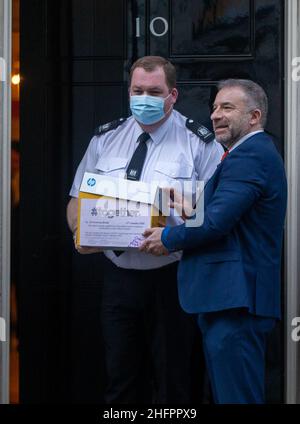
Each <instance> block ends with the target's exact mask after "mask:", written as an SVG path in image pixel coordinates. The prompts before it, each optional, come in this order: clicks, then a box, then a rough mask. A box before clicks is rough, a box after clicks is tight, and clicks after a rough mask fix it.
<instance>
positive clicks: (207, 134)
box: [185, 118, 215, 143]
mask: <svg viewBox="0 0 300 424" xmlns="http://www.w3.org/2000/svg"><path fill="white" fill-rule="evenodd" d="M185 126H186V127H187V128H188V129H189V130H191V131H192V132H193V133H194V134H196V136H197V137H199V138H200V139H201V140H202V141H203V142H204V143H210V142H211V141H213V140H214V138H215V136H214V134H213V133H212V132H211V131H210V130H209V129H208V128H206V127H204V126H203V125H201V124H199V122H196V121H194V120H193V119H189V118H188V119H187V120H186V121H185Z"/></svg>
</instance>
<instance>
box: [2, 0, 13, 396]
mask: <svg viewBox="0 0 300 424" xmlns="http://www.w3.org/2000/svg"><path fill="white" fill-rule="evenodd" d="M11 20H12V1H11V0H1V1H0V21H1V22H0V28H2V30H1V32H0V55H2V60H1V63H2V67H3V68H4V72H3V73H2V78H1V79H2V81H1V82H0V84H1V91H2V93H1V92H0V98H1V102H0V108H1V112H0V117H1V118H2V119H1V122H0V127H1V128H0V157H1V159H0V178H1V182H0V238H1V241H0V295H1V297H0V317H1V318H2V320H1V322H2V324H3V323H4V324H5V325H4V327H5V328H4V331H2V337H3V333H5V334H4V337H3V339H4V338H5V340H4V341H0V403H9V315H10V307H9V305H10V188H11V183H10V157H11V87H10V74H11V39H12V22H11ZM3 319H4V320H3ZM2 330H3V326H2Z"/></svg>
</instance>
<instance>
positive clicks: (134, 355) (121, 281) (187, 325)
mask: <svg viewBox="0 0 300 424" xmlns="http://www.w3.org/2000/svg"><path fill="white" fill-rule="evenodd" d="M129 96H130V108H131V112H132V116H130V117H129V118H128V119H124V118H122V119H119V120H116V121H113V122H111V123H109V124H106V125H102V126H100V127H99V128H98V129H97V131H96V134H95V136H94V137H93V138H92V140H91V142H90V144H89V146H88V149H87V151H86V153H85V155H84V157H83V159H82V161H81V163H80V165H79V167H78V169H77V172H76V175H75V179H74V182H73V185H72V188H71V191H70V195H71V196H72V199H71V200H70V202H69V204H68V208H67V217H68V223H69V226H70V229H71V230H72V232H73V234H76V225H77V199H76V198H77V197H78V192H79V187H80V184H81V180H82V177H83V174H84V172H85V171H89V172H94V173H98V174H102V175H109V176H115V177H121V178H129V179H133V180H134V179H135V180H141V181H145V182H148V183H150V182H151V181H153V180H155V181H159V182H162V184H163V185H168V186H176V184H181V183H183V182H184V181H191V182H192V183H193V184H194V183H195V181H196V180H204V181H206V180H208V179H209V178H210V176H211V175H212V174H213V173H214V171H215V169H216V166H217V165H218V163H219V162H220V158H221V156H222V154H223V149H222V147H220V145H219V144H218V143H216V142H215V140H214V137H213V135H212V134H211V133H210V131H208V130H207V129H206V128H205V127H203V126H201V125H198V124H196V123H195V122H194V121H193V120H191V119H187V118H185V117H184V116H183V115H181V114H180V113H179V112H177V111H175V110H174V109H173V106H174V104H175V103H176V100H177V97H178V91H177V89H176V71H175V68H174V66H173V65H172V64H171V63H170V62H169V61H167V60H166V59H164V58H162V57H159V56H145V57H143V58H141V59H139V60H137V61H136V62H135V63H134V64H133V66H132V68H131V71H130V88H129ZM180 219H181V218H179V217H174V216H171V217H168V221H167V224H168V225H176V224H178V223H181V222H182V221H180ZM76 248H77V250H78V251H79V252H80V253H83V254H85V253H95V252H98V251H100V249H97V248H89V247H81V246H76ZM104 254H105V257H106V259H105V270H104V277H103V278H104V281H103V297H102V311H101V313H102V330H103V337H104V343H105V360H106V368H107V376H108V384H107V390H106V394H105V397H106V401H107V402H108V403H138V402H140V401H142V400H145V398H142V397H141V394H142V390H141V387H142V385H143V382H141V381H140V380H141V379H142V378H146V375H145V373H144V370H145V364H146V363H148V361H149V363H150V364H151V368H150V369H151V373H150V374H151V376H152V379H151V384H152V386H151V387H152V388H153V390H151V392H152V394H151V398H150V399H149V398H148V399H146V401H148V402H149V401H150V402H151V401H152V402H158V403H169V402H170V403H171V402H174V403H185V402H189V401H190V400H191V393H190V389H191V363H192V361H191V355H192V348H193V336H194V331H196V330H195V327H194V322H193V320H192V319H191V318H190V317H189V316H188V315H186V314H185V313H184V312H182V311H181V308H180V307H179V304H178V295H177V283H176V280H177V278H176V273H177V262H178V260H179V259H180V253H174V254H173V253H172V254H170V255H169V256H165V257H155V256H154V255H151V254H147V253H144V252H139V251H125V252H123V253H121V254H120V252H114V251H105V252H104ZM141 377H142V378H141Z"/></svg>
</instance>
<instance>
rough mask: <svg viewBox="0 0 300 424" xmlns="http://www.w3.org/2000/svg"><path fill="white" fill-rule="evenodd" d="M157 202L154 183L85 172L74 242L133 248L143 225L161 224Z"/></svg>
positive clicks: (138, 242) (142, 238)
mask: <svg viewBox="0 0 300 424" xmlns="http://www.w3.org/2000/svg"><path fill="white" fill-rule="evenodd" d="M158 205H159V188H158V186H157V185H156V186H154V185H150V184H147V183H144V182H141V181H130V180H126V179H121V178H113V177H108V176H104V175H98V174H93V173H89V172H86V173H85V174H84V177H83V180H82V183H81V186H80V192H79V198H78V226H77V239H76V242H77V244H79V245H80V246H90V247H91V246H93V247H95V246H97V247H101V248H103V249H116V250H127V249H136V248H138V247H139V246H140V244H141V243H142V241H143V240H144V237H143V236H142V234H143V232H144V230H145V229H146V228H150V227H158V226H160V225H162V224H164V222H163V221H164V217H162V215H161V213H160V212H159V209H158Z"/></svg>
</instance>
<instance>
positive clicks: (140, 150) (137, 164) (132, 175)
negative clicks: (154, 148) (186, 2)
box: [127, 132, 150, 181]
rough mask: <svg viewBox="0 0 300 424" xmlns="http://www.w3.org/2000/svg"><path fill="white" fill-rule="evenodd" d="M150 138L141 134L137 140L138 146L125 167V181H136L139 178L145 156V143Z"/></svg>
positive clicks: (146, 134) (145, 134)
mask: <svg viewBox="0 0 300 424" xmlns="http://www.w3.org/2000/svg"><path fill="white" fill-rule="evenodd" d="M149 138H150V135H149V134H148V133H146V132H144V133H142V134H141V135H140V136H139V138H138V139H137V143H139V145H138V146H137V148H136V149H135V151H134V153H133V155H132V158H131V160H130V162H129V165H128V167H127V179H128V180H132V181H138V180H139V179H140V178H141V174H142V170H143V166H144V162H145V159H146V154H147V144H146V141H147V140H148V139H149Z"/></svg>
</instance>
